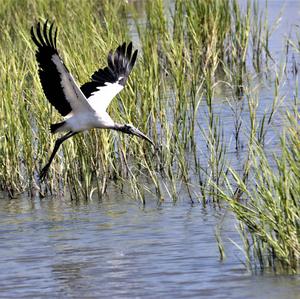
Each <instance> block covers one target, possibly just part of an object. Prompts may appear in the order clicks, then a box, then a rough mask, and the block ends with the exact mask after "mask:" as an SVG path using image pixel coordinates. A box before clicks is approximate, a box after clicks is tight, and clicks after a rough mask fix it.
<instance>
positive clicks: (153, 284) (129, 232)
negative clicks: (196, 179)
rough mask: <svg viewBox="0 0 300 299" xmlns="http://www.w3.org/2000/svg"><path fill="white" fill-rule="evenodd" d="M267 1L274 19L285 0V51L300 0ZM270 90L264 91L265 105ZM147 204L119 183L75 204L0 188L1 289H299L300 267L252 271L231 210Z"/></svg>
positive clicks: (281, 292)
mask: <svg viewBox="0 0 300 299" xmlns="http://www.w3.org/2000/svg"><path fill="white" fill-rule="evenodd" d="M268 6H269V13H268V15H269V16H270V21H271V22H273V21H274V20H275V19H276V17H277V16H278V15H279V13H280V10H281V8H282V7H285V10H284V13H283V15H282V20H283V21H282V22H281V23H280V25H279V27H278V30H277V31H276V32H275V33H274V34H273V36H272V38H271V40H270V46H271V48H272V50H273V53H274V55H276V58H278V60H280V58H281V57H280V54H281V53H282V49H283V43H282V41H283V39H284V36H287V35H288V34H289V32H290V28H291V27H290V26H294V25H295V24H298V25H299V23H300V2H299V1H286V5H285V6H283V2H282V1H271V0H270V1H269V5H268ZM287 86H288V84H287ZM272 95H273V90H272V89H271V94H268V91H264V93H262V94H261V96H262V97H263V98H262V103H263V105H266V103H267V101H269V100H270V99H272ZM219 105H223V106H224V105H226V103H225V104H224V103H219ZM220 107H222V106H220ZM220 109H222V108H220ZM222 110H223V109H222ZM224 111H225V110H224ZM222 119H223V120H224V118H222ZM224 122H225V121H224ZM228 134H230V133H228ZM146 203H147V205H146V206H145V207H143V206H142V205H140V204H139V203H138V202H136V201H133V200H132V199H131V198H128V197H126V196H125V195H123V194H120V193H119V192H118V191H117V190H113V189H111V190H109V191H108V195H107V197H106V198H105V199H103V200H99V199H94V201H92V202H87V203H76V204H75V203H72V202H71V201H70V200H69V198H68V197H65V198H46V199H43V200H40V199H34V200H30V199H28V198H17V199H14V200H9V199H7V198H6V196H4V195H2V198H1V196H0V298H272V299H274V298H275V299H276V298H278V299H279V298H290V299H292V298H300V295H299V294H300V277H299V276H289V275H274V274H268V273H266V272H265V273H264V274H261V273H259V272H258V273H251V272H248V271H247V270H246V267H245V266H244V265H243V262H244V255H243V253H242V252H241V251H240V250H239V249H238V248H237V246H235V245H234V244H233V243H232V242H231V241H230V240H234V241H236V242H238V243H239V244H240V238H239V235H238V233H237V231H236V228H235V225H236V222H235V220H234V218H233V217H232V215H230V213H229V212H228V211H226V210H224V209H216V208H213V207H212V206H209V207H208V208H206V209H203V208H201V205H198V204H196V205H191V204H190V202H189V200H187V199H186V198H185V197H184V196H183V197H182V198H180V199H179V201H178V203H177V204H175V205H174V204H172V203H168V202H166V203H163V204H161V205H157V204H156V202H155V200H154V199H153V198H147V199H146ZM216 226H220V227H221V235H222V238H223V241H224V246H225V252H226V259H225V260H224V261H220V260H219V252H218V248H217V242H216V240H215V237H214V234H215V229H216ZM240 245H241V244H240Z"/></svg>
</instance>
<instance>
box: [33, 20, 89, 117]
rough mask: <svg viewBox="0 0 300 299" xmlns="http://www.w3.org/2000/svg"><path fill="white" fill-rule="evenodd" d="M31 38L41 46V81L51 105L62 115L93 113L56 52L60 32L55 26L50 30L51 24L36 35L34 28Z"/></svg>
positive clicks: (38, 26) (38, 25) (38, 52)
mask: <svg viewBox="0 0 300 299" xmlns="http://www.w3.org/2000/svg"><path fill="white" fill-rule="evenodd" d="M30 32H31V38H32V40H33V42H34V43H35V44H36V45H37V47H38V49H37V51H36V59H37V61H38V65H39V76H40V81H41V84H42V87H43V90H44V93H45V95H46V97H47V99H48V100H49V102H50V103H51V104H52V105H53V106H54V107H55V108H56V110H57V111H58V112H59V113H60V114H61V115H62V116H66V115H67V114H69V113H71V112H72V113H76V112H79V111H93V109H92V108H91V106H90V105H89V103H88V102H87V100H86V98H85V96H84V94H83V93H82V91H81V90H80V88H79V87H78V86H77V84H76V83H75V81H74V78H73V77H72V75H71V74H70V73H69V71H68V69H67V68H66V66H65V65H64V63H63V61H62V59H61V58H60V56H59V54H58V52H57V49H56V38H57V29H55V30H54V23H52V24H51V26H50V28H49V30H48V20H47V21H46V22H45V23H44V25H43V27H42V28H41V25H40V23H38V24H37V26H36V33H35V32H34V28H33V27H31V31H30Z"/></svg>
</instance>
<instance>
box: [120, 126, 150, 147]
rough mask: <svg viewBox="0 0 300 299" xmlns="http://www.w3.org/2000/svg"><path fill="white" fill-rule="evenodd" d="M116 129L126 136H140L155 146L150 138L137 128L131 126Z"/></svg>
mask: <svg viewBox="0 0 300 299" xmlns="http://www.w3.org/2000/svg"><path fill="white" fill-rule="evenodd" d="M116 129H117V130H118V131H121V132H123V133H125V134H129V135H135V136H138V137H140V138H143V139H145V140H147V141H148V142H150V143H151V144H152V145H153V146H155V145H154V143H153V141H152V140H151V139H150V138H149V137H148V136H146V135H145V134H144V133H142V132H141V131H140V130H139V129H137V128H135V127H134V126H133V125H131V124H126V125H117V128H116Z"/></svg>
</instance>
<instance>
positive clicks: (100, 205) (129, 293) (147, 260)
mask: <svg viewBox="0 0 300 299" xmlns="http://www.w3.org/2000/svg"><path fill="white" fill-rule="evenodd" d="M223 213H224V212H223V211H222V212H221V211H220V210H216V209H213V208H208V209H206V210H205V209H201V208H200V207H199V206H191V205H190V204H188V203H180V204H177V205H173V204H171V203H165V204H163V205H162V206H157V205H156V204H153V205H152V206H146V207H142V206H141V205H140V204H139V203H137V202H134V201H132V200H126V198H119V199H105V200H103V201H96V202H92V203H91V202H89V203H87V204H83V203H82V204H72V203H70V202H69V201H68V200H66V201H64V200H63V199H52V200H42V201H40V200H35V201H31V200H26V199H17V200H5V199H3V200H1V201H0V219H1V225H0V269H1V271H0V298H12V297H13V298H299V294H300V281H299V277H293V276H291V277H289V276H282V277H280V276H279V277H276V276H272V275H265V276H262V275H258V276H255V275H252V274H251V273H249V272H247V271H246V270H245V267H244V266H243V265H242V263H241V262H240V259H242V254H240V253H239V250H238V249H237V248H236V247H235V246H234V245H232V243H230V242H229V241H226V240H227V238H228V237H230V238H233V239H237V233H236V232H235V229H234V227H233V220H232V218H231V217H230V215H229V217H225V220H224V222H223V224H222V227H223V228H222V234H223V236H225V241H226V242H225V247H226V252H227V259H226V260H225V261H224V262H220V261H219V254H218V249H217V245H216V241H215V239H214V230H215V226H216V225H217V224H220V222H221V219H222V218H223Z"/></svg>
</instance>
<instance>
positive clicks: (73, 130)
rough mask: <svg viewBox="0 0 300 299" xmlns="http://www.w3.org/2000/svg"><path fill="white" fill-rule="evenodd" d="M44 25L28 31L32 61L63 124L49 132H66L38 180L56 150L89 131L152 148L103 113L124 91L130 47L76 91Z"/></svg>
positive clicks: (122, 48) (133, 130)
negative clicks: (122, 136) (131, 137)
mask: <svg viewBox="0 0 300 299" xmlns="http://www.w3.org/2000/svg"><path fill="white" fill-rule="evenodd" d="M47 25H48V21H46V22H45V24H44V26H43V27H42V28H41V25H40V23H38V24H37V27H36V33H35V32H34V29H33V27H32V28H31V37H32V40H33V41H34V43H35V44H36V45H37V47H38V50H37V52H36V59H37V61H38V64H39V76H40V81H41V84H42V87H43V90H44V93H45V95H46V97H47V98H48V100H49V102H50V103H51V104H52V105H53V106H54V107H55V108H56V109H57V111H58V112H59V113H60V114H61V115H62V116H63V117H65V120H64V121H62V122H60V123H57V124H52V125H51V132H52V133H57V132H62V131H68V133H67V134H65V135H64V136H62V137H61V138H59V139H57V140H56V143H55V147H54V150H53V152H52V154H51V157H50V159H49V162H48V163H47V164H46V166H45V167H44V168H43V169H42V171H41V174H40V179H44V177H45V176H46V174H47V172H48V169H49V167H50V164H51V162H52V160H53V158H54V156H55V154H56V152H57V150H58V148H59V146H60V145H61V144H62V143H63V142H64V141H65V140H67V139H68V138H70V137H72V136H73V135H75V134H77V133H79V132H82V131H86V130H90V129H92V128H100V129H113V130H117V131H121V132H123V133H126V134H132V135H136V136H138V137H141V138H143V139H145V140H147V141H149V142H150V143H152V144H153V142H152V140H151V139H149V138H148V137H147V136H146V135H144V134H143V133H142V132H141V131H139V130H138V129H136V128H135V127H133V126H132V125H130V124H125V125H121V124H117V123H115V122H114V121H113V120H112V118H111V117H110V116H109V115H108V113H107V112H106V109H107V107H108V106H109V104H110V102H111V100H112V99H113V98H114V97H115V96H116V95H117V94H118V93H119V92H120V91H121V90H122V89H123V88H124V86H125V83H126V80H127V78H128V76H129V74H130V72H131V70H132V68H133V66H134V64H135V61H136V58H137V50H135V51H134V52H133V53H132V43H131V42H130V43H129V44H128V45H126V43H123V44H122V45H120V46H119V47H118V48H117V49H116V50H115V52H114V53H113V52H110V53H109V54H108V57H107V66H106V67H105V68H103V69H101V68H100V69H99V70H97V71H96V72H95V73H94V74H93V75H92V77H91V81H90V82H87V83H85V84H83V85H82V86H81V87H79V86H78V85H77V84H76V82H75V80H74V78H73V76H72V75H71V74H70V72H69V71H68V69H67V68H66V66H65V65H64V62H63V61H62V59H61V58H60V56H59V54H58V51H57V49H56V38H57V29H56V30H55V31H54V34H53V25H54V24H53V23H52V24H51V26H50V28H49V30H48V26H47Z"/></svg>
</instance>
